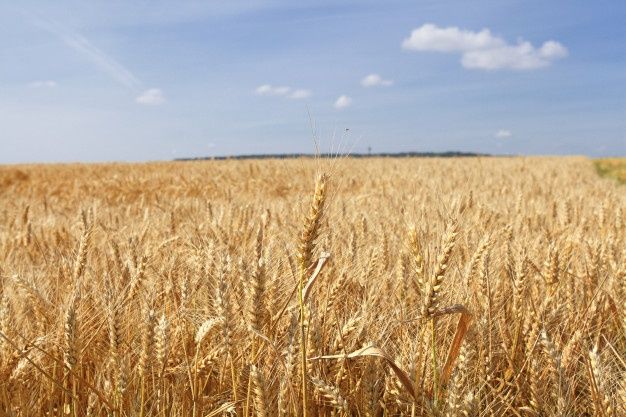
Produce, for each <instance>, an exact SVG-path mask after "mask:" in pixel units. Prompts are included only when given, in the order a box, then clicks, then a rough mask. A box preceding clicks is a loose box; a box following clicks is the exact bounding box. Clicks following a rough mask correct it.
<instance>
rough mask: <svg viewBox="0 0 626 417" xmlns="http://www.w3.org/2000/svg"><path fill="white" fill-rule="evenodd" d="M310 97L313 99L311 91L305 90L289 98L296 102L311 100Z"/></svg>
mask: <svg viewBox="0 0 626 417" xmlns="http://www.w3.org/2000/svg"><path fill="white" fill-rule="evenodd" d="M309 97H311V91H310V90H304V89H299V90H295V91H294V92H293V93H291V94H290V95H289V98H292V99H294V100H298V99H303V98H309Z"/></svg>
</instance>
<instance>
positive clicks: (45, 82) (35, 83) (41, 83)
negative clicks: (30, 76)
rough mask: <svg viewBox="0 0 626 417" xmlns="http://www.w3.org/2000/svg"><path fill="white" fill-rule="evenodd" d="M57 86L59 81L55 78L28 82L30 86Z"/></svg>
mask: <svg viewBox="0 0 626 417" xmlns="http://www.w3.org/2000/svg"><path fill="white" fill-rule="evenodd" d="M56 86H57V82H56V81H53V80H37V81H33V82H30V83H28V87H30V88H54V87H56Z"/></svg>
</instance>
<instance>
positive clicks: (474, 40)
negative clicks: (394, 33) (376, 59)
mask: <svg viewBox="0 0 626 417" xmlns="http://www.w3.org/2000/svg"><path fill="white" fill-rule="evenodd" d="M504 44H505V42H504V41H503V40H502V39H500V38H497V37H494V36H493V35H492V34H491V31H490V30H489V29H483V30H481V31H480V32H472V31H471V30H461V29H459V28H458V27H455V26H452V27H448V28H440V27H438V26H437V25H433V24H432V23H427V24H425V25H422V26H421V27H419V28H417V29H414V30H413V32H411V36H410V37H408V38H406V39H405V40H404V42H402V47H403V48H404V49H411V50H415V51H438V52H454V51H471V50H474V49H486V48H494V47H498V46H502V45H504Z"/></svg>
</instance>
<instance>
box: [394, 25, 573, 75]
mask: <svg viewBox="0 0 626 417" xmlns="http://www.w3.org/2000/svg"><path fill="white" fill-rule="evenodd" d="M402 47H403V48H404V49H407V50H413V51H435V52H447V53H451V52H458V53H461V55H462V57H461V65H463V67H464V68H468V69H481V70H498V69H513V70H532V69H537V68H542V67H547V66H549V65H550V64H551V63H552V62H553V61H555V60H557V59H561V58H564V57H566V56H567V53H568V52H567V48H565V47H564V46H563V45H562V44H560V43H559V42H556V41H552V40H550V41H547V42H544V43H543V44H542V45H541V47H539V48H535V47H534V46H533V45H532V44H531V43H530V42H527V41H523V40H519V41H518V43H517V44H516V45H511V44H508V43H507V42H506V41H505V40H504V39H502V38H500V37H498V36H494V35H493V34H492V33H491V31H490V30H489V29H482V30H481V31H479V32H473V31H470V30H462V29H459V28H458V27H454V26H452V27H447V28H440V27H438V26H436V25H433V24H431V23H427V24H425V25H423V26H421V27H419V28H417V29H415V30H413V31H412V32H411V36H409V37H408V38H406V39H405V40H404V41H403V42H402Z"/></svg>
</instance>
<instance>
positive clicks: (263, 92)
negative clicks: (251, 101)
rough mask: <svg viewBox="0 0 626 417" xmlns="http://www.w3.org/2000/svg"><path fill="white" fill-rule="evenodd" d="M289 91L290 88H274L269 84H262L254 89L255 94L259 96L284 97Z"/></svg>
mask: <svg viewBox="0 0 626 417" xmlns="http://www.w3.org/2000/svg"><path fill="white" fill-rule="evenodd" d="M290 91H291V88H289V87H285V86H280V87H275V86H273V85H270V84H263V85H260V86H258V87H257V88H256V90H255V92H256V93H257V94H258V95H260V96H284V95H287V94H288V93H289V92H290Z"/></svg>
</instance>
